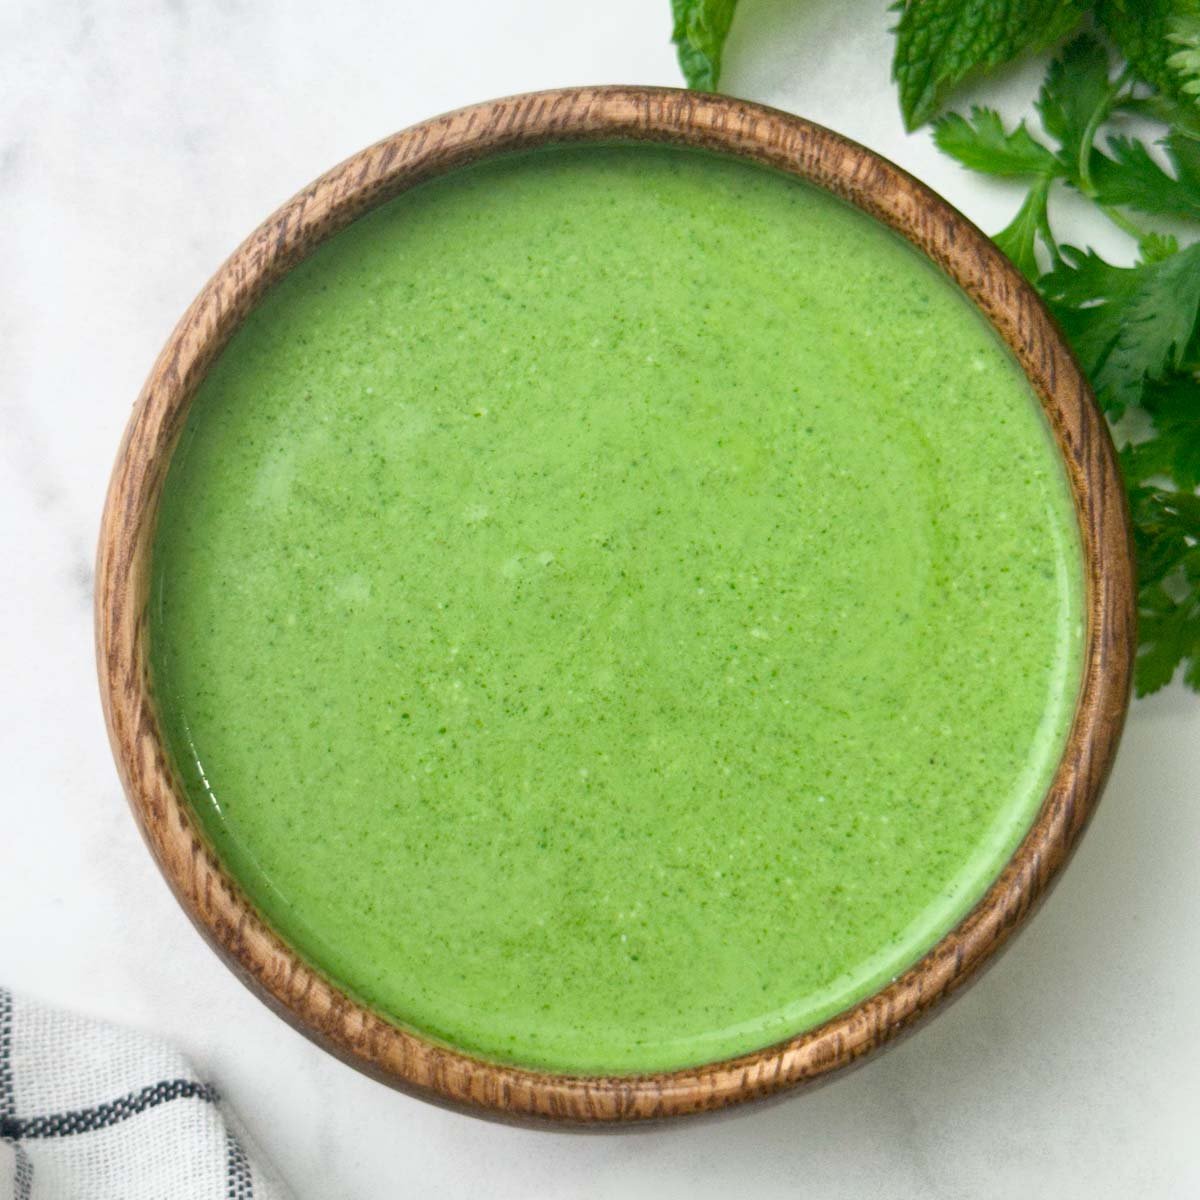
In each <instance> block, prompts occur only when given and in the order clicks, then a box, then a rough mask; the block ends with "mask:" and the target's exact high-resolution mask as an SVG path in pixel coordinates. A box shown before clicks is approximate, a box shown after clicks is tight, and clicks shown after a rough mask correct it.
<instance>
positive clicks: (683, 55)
mask: <svg viewBox="0 0 1200 1200" xmlns="http://www.w3.org/2000/svg"><path fill="white" fill-rule="evenodd" d="M736 7H737V0H671V15H672V17H673V18H674V28H673V29H672V31H671V41H672V42H674V43H675V47H676V53H677V54H678V56H679V66H680V68H681V69H682V71H683V77H684V79H685V80H686V81H687V85H688V87H690V88H695V89H698V90H699V91H704V92H713V91H716V89H717V85H718V84H719V83H720V82H721V54H722V52H723V51H724V49H725V39H726V38H727V37H728V36H729V26H730V25H731V24H732V23H733V11H734V9H735V8H736Z"/></svg>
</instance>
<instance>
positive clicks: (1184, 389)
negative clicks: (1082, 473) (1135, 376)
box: [1121, 374, 1200, 491]
mask: <svg viewBox="0 0 1200 1200" xmlns="http://www.w3.org/2000/svg"><path fill="white" fill-rule="evenodd" d="M1142 404H1143V406H1144V407H1145V409H1146V411H1147V412H1148V413H1150V416H1151V419H1152V420H1153V422H1154V431H1153V435H1152V436H1151V437H1149V438H1147V439H1145V440H1144V441H1140V442H1135V443H1132V444H1131V445H1128V446H1126V447H1125V448H1124V449H1123V450H1122V451H1121V466H1122V469H1123V470H1124V472H1125V476H1126V478H1127V479H1130V480H1133V481H1135V482H1137V483H1146V482H1148V481H1150V480H1153V479H1156V478H1169V479H1172V480H1173V481H1174V483H1175V486H1176V487H1178V488H1181V489H1183V490H1185V491H1194V490H1195V489H1196V488H1197V487H1198V486H1200V380H1197V379H1196V377H1195V376H1194V375H1190V374H1179V375H1173V376H1170V377H1169V378H1168V379H1166V380H1165V381H1164V382H1161V383H1153V384H1150V385H1149V386H1148V387H1147V388H1146V391H1145V394H1144V396H1143V398H1142Z"/></svg>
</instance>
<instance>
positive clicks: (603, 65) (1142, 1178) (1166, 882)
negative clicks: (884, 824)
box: [0, 0, 1200, 1200]
mask: <svg viewBox="0 0 1200 1200" xmlns="http://www.w3.org/2000/svg"><path fill="white" fill-rule="evenodd" d="M884 8H885V6H884V5H883V4H882V3H881V2H876V0H856V2H855V3H850V2H848V0H807V2H806V3H796V2H795V0H743V5H742V11H741V13H740V15H739V18H738V23H737V25H736V27H735V30H734V34H733V37H732V40H731V45H730V51H729V67H728V73H727V84H728V86H729V87H730V89H731V90H733V91H736V92H738V93H739V94H741V95H744V96H748V97H752V98H755V99H760V100H764V101H767V102H770V103H774V104H777V105H780V106H782V107H785V108H789V109H793V110H795V111H798V112H803V113H805V114H807V115H809V116H812V117H815V118H817V119H818V120H822V121H824V122H826V123H827V124H829V125H832V126H834V127H835V128H837V129H839V130H841V131H843V132H845V133H848V134H850V135H851V136H854V137H857V138H859V139H860V140H862V141H865V142H866V143H867V144H869V145H871V146H873V147H875V148H876V149H879V150H881V151H883V152H884V153H885V154H887V155H889V156H891V157H892V158H894V159H896V160H898V161H899V162H901V163H902V164H904V165H905V166H906V167H908V168H909V169H911V170H913V171H914V172H916V173H917V174H918V175H920V176H922V177H924V178H925V179H927V180H928V181H929V182H931V183H932V184H933V185H934V186H935V187H937V188H939V189H940V190H942V191H943V192H944V193H945V194H946V195H948V196H949V197H950V198H951V199H952V200H953V201H954V202H956V203H957V204H959V205H960V206H961V207H962V208H963V209H965V211H966V212H967V213H968V214H970V215H971V216H973V217H974V218H975V219H976V220H977V221H979V222H980V223H981V224H983V225H984V226H985V227H987V228H992V229H994V228H996V227H997V226H998V225H999V224H1000V223H1002V222H1003V221H1004V220H1006V219H1007V216H1008V213H1009V212H1010V211H1011V209H1012V207H1013V206H1014V204H1015V199H1016V197H1015V195H1014V194H1012V193H1009V192H1006V191H1005V190H1004V189H1003V188H1001V187H998V186H996V185H993V184H981V183H979V182H978V181H976V180H973V179H970V178H968V177H967V176H966V175H965V174H964V173H962V172H960V171H958V170H957V169H956V168H954V167H953V166H952V165H951V164H948V163H947V162H946V161H945V160H944V159H942V158H941V157H940V156H939V155H938V154H937V152H936V151H935V150H934V149H933V148H932V146H931V145H930V143H929V141H928V137H927V136H926V135H918V136H915V137H906V136H905V135H904V134H903V131H902V129H901V126H900V123H899V119H898V117H897V115H896V106H895V101H894V97H893V94H892V89H891V87H890V85H889V82H888V79H887V68H886V61H887V55H888V50H889V38H888V34H887V26H888V23H889V18H888V16H887V14H886V12H885V11H884ZM666 9H667V0H607V2H606V3H604V4H592V3H589V4H583V3H576V4H567V3H563V0H510V2H509V3H505V4H498V3H494V2H491V3H486V2H483V0H440V2H439V3H413V2H412V0H340V2H339V3H336V4H328V3H325V4H317V3H309V2H305V3H300V2H299V0H290V2H288V3H284V2H283V0H255V2H253V3H252V2H251V0H210V2H208V3H200V2H199V0H164V2H160V3H150V2H149V0H141V2H136V0H123V2H122V0H110V2H108V3H100V2H97V0H73V2H71V3H67V2H66V0H64V2H63V3H61V4H55V5H47V4H45V3H41V2H39V0H3V2H2V3H0V453H2V458H0V462H2V464H3V466H2V469H0V537H2V547H3V562H4V563H5V570H4V572H3V579H2V581H0V628H2V629H3V630H4V635H3V637H2V638H0V681H2V683H3V700H2V704H3V709H2V712H3V721H2V722H0V755H2V761H3V764H4V783H3V789H2V791H0V979H2V980H3V981H4V982H6V983H8V984H10V985H12V986H15V987H18V988H21V989H24V990H27V991H29V992H32V993H35V994H36V995H38V996H40V997H41V998H43V999H45V1000H48V1001H53V1002H57V1003H60V1004H64V1005H72V1006H75V1007H78V1008H80V1009H82V1010H86V1011H88V1012H91V1013H93V1014H96V1015H101V1016H106V1017H109V1018H114V1019H119V1020H121V1021H125V1022H129V1023H133V1024H136V1025H140V1026H144V1027H146V1028H148V1029H153V1030H157V1031H160V1032H161V1033H162V1034H164V1035H167V1036H169V1037H170V1038H172V1039H174V1040H175V1041H176V1042H178V1043H179V1044H180V1045H181V1046H182V1047H183V1048H184V1049H185V1050H186V1051H187V1052H188V1053H189V1054H190V1055H192V1056H193V1057H194V1059H195V1060H196V1061H197V1063H198V1064H199V1066H200V1067H201V1069H202V1070H203V1071H204V1072H206V1073H207V1074H209V1075H210V1076H211V1077H212V1078H213V1079H214V1080H215V1081H216V1082H217V1083H218V1084H219V1086H220V1087H221V1088H222V1089H223V1090H224V1091H226V1092H227V1094H228V1095H229V1096H230V1097H231V1098H232V1100H233V1102H234V1103H235V1105H236V1106H237V1107H238V1108H239V1109H240V1111H241V1112H242V1114H243V1115H244V1117H245V1119H246V1121H247V1123H248V1124H249V1125H250V1127H251V1128H252V1130H253V1132H254V1133H255V1135H256V1136H257V1138H258V1139H259V1141H260V1142H261V1143H262V1144H263V1146H264V1147H265V1148H266V1149H267V1150H268V1152H269V1153H270V1155H271V1156H272V1157H273V1159H274V1160H275V1162H276V1164H277V1166H278V1167H279V1169H280V1170H281V1172H282V1173H283V1175H284V1176H285V1177H286V1178H287V1179H288V1180H289V1181H290V1182H291V1184H292V1186H293V1187H294V1189H295V1191H296V1194H297V1195H298V1196H299V1197H302V1198H305V1197H313V1198H315V1197H342V1196H345V1197H357V1198H364V1200H365V1198H370V1197H389V1196H408V1195H412V1196H431V1197H432V1196H467V1195H470V1196H482V1197H522V1198H525V1197H531V1196H555V1197H565V1198H569V1197H616V1196H621V1197H640V1196H647V1197H649V1196H654V1197H664V1198H668V1200H669V1198H671V1197H685V1196H686V1197H689V1198H690V1197H703V1196H714V1197H715V1196H719V1195H720V1196H725V1195H735V1196H750V1195H756V1196H784V1195H796V1194H801V1195H812V1196H820V1197H824V1198H837V1197H847V1198H849V1197H853V1198H856V1200H861V1198H863V1197H875V1196H881V1197H884V1196H886V1197H888V1198H890V1200H894V1198H902V1197H922V1198H924V1200H936V1198H939V1197H946V1198H957V1197H1015V1196H1025V1195H1033V1194H1036V1195H1044V1196H1052V1197H1056V1198H1070V1197H1081V1198H1082V1197H1087V1198H1088V1200H1101V1198H1107V1197H1112V1198H1114V1200H1115V1198H1120V1200H1127V1198H1129V1197H1139V1198H1144V1197H1187V1196H1195V1195H1200V1146H1198V1144H1197V1142H1198V1139H1197V1129H1198V1128H1200V1106H1198V1091H1197V1075H1198V1068H1200V1022H1198V1019H1197V1011H1196V997H1197V995H1200V937H1198V936H1197V930H1198V929H1200V888H1198V887H1197V872H1196V866H1195V864H1196V859H1197V851H1198V850H1200V788H1198V787H1197V782H1196V781H1197V779H1200V739H1198V737H1197V734H1198V733H1200V700H1196V699H1195V698H1192V697H1190V696H1188V695H1186V694H1185V693H1184V692H1183V691H1182V690H1181V689H1178V688H1175V689H1172V690H1170V691H1168V692H1166V693H1164V694H1162V695H1161V696H1159V697H1157V698H1155V699H1153V700H1150V701H1145V702H1142V703H1139V704H1138V705H1137V706H1136V708H1135V709H1134V711H1133V715H1132V719H1131V722H1130V726H1129V730H1128V733H1127V736H1126V739H1125V743H1124V746H1123V749H1122V752H1121V756H1120V760H1119V764H1118V767H1117V771H1116V775H1115V778H1114V779H1113V782H1112V784H1111V786H1110V788H1109V792H1108V796H1107V798H1106V800H1105V803H1104V805H1103V807H1102V809H1101V812H1100V814H1099V816H1098V818H1097V820H1096V822H1095V824H1094V826H1093V828H1092V830H1091V831H1090V832H1089V834H1088V837H1087V838H1086V839H1085V842H1084V845H1083V847H1082V849H1081V850H1080V852H1079V854H1078V856H1077V858H1076V860H1075V862H1074V863H1073V864H1072V866H1071V869H1070V870H1069V871H1068V872H1067V874H1066V876H1065V878H1064V879H1063V882H1062V884H1061V886H1060V887H1059V889H1058V890H1057V892H1056V894H1055V895H1054V896H1053V898H1052V899H1051V901H1050V903H1049V904H1048V905H1047V907H1046V908H1045V909H1044V910H1043V912H1042V913H1041V915H1040V916H1039V917H1038V918H1037V919H1036V920H1035V921H1034V922H1033V924H1032V926H1031V927H1030V928H1029V929H1028V930H1026V932H1025V933H1024V934H1023V935H1022V937H1021V938H1020V939H1019V940H1018V942H1017V944H1016V945H1015V946H1014V947H1013V949H1012V950H1011V951H1010V952H1009V953H1008V954H1007V955H1006V956H1005V957H1004V959H1003V960H1002V961H1001V962H1000V963H999V964H997V965H996V967H995V969H994V970H992V971H991V972H990V973H989V974H988V975H987V976H986V978H985V979H984V980H983V981H982V982H981V983H980V984H979V985H978V986H977V987H976V988H975V989H974V990H973V991H971V992H970V993H969V994H968V995H967V996H966V997H965V998H963V999H962V1000H961V1001H960V1002H959V1003H958V1004H956V1005H955V1006H954V1007H953V1008H951V1009H950V1010H948V1011H946V1012H945V1013H943V1014H942V1015H941V1016H939V1017H938V1018H937V1019H936V1020H935V1021H934V1022H933V1023H932V1024H931V1025H929V1026H928V1027H927V1028H926V1029H925V1030H924V1031H923V1032H921V1033H920V1034H919V1035H918V1036H916V1037H914V1038H912V1039H910V1040H908V1041H907V1042H906V1043H904V1044H903V1045H902V1046H900V1047H899V1048H897V1049H895V1050H894V1051H892V1052H890V1053H888V1054H886V1055H884V1056H882V1057H880V1058H879V1059H877V1060H876V1061H874V1062H872V1063H870V1064H869V1065H868V1066H866V1067H865V1068H864V1069H862V1070H860V1071H858V1072H856V1073H854V1074H853V1075H850V1076H848V1077H846V1078H843V1079H840V1080H838V1081H837V1082H835V1083H833V1084H832V1085H830V1086H828V1087H826V1088H824V1089H823V1090H821V1091H818V1092H814V1093H811V1094H807V1095H804V1094H802V1095H797V1096H794V1097H793V1098H791V1099H789V1100H787V1101H786V1102H784V1103H782V1104H778V1105H776V1106H774V1107H770V1108H766V1109H762V1110H757V1111H756V1110H753V1109H751V1110H744V1111H742V1112H740V1113H739V1114H737V1115H735V1116H733V1117H731V1118H728V1119H726V1120H724V1121H721V1122H716V1123H711V1122H710V1123H705V1124H691V1125H682V1126H679V1127H675V1128H668V1129H659V1130H655V1131H652V1132H646V1133H641V1134H638V1135H623V1136H610V1137H589V1136H580V1135H567V1134H548V1133H537V1132H524V1131H517V1130H512V1129H508V1128H502V1127H499V1126H494V1125H489V1124H485V1123H483V1122H481V1121H478V1120H474V1119H470V1118H467V1117H462V1116H458V1115H453V1114H449V1113H445V1112H442V1111H440V1110H438V1109H435V1108H432V1107H430V1106H428V1105H425V1104H422V1103H419V1102H417V1101H414V1100H410V1099H407V1098H406V1097H403V1096H400V1095H397V1094H394V1093H392V1092H390V1091H388V1090H387V1089H385V1088H383V1087H382V1086H380V1085H378V1084H376V1083H373V1082H371V1081H370V1080H368V1079H365V1078H363V1077H362V1076H360V1075H358V1074H356V1073H355V1072H354V1071H352V1070H351V1069H350V1068H348V1067H345V1066H343V1065H342V1064H340V1063H338V1062H335V1061H334V1060H333V1059H332V1058H330V1057H328V1056H326V1055H325V1054H323V1053H322V1052H321V1051H319V1050H317V1049H315V1048H314V1047H312V1046H311V1045H309V1044H308V1043H307V1042H306V1041H304V1040H303V1039H302V1038H301V1037H300V1036H299V1035H298V1034H296V1033H293V1032H292V1031H291V1030H290V1029H289V1028H288V1027H287V1026H285V1025H284V1024H283V1023H282V1022H281V1021H279V1020H277V1019H276V1018H275V1017H273V1016H271V1015H270V1014H269V1013H268V1012H267V1010H266V1009H265V1008H264V1007H263V1006H262V1005H261V1004H259V1002H258V1001H257V1000H255V999H253V998H252V997H251V996H250V994H249V993H248V992H246V991H244V990H243V988H242V987H241V985H240V984H238V983H237V982H236V981H235V980H234V978H233V977H232V975H230V974H229V972H228V971H226V969H225V968H224V967H223V966H221V964H220V963H219V962H218V961H217V959H216V958H215V957H214V956H213V955H212V954H211V953H210V951H209V950H208V949H207V948H206V947H205V946H204V945H203V944H202V943H201V941H200V939H199V937H198V936H197V935H196V934H195V933H194V932H193V931H192V929H191V927H190V926H189V925H188V924H187V922H186V920H185V919H184V917H183V916H182V914H181V912H180V911H179V909H178V908H177V907H176V905H175V903H174V901H173V900H172V899H171V898H170V896H169V894H168V892H167V889H166V887H165V886H164V885H163V883H162V881H161V880H160V878H159V877H158V875H157V873H156V871H155V869H154V867H153V866H152V865H151V862H150V859H149V857H148V855H147V854H146V852H145V850H144V849H143V847H142V845H141V843H140V841H139V840H138V837H137V834H136V833H135V830H134V827H133V823H132V821H131V820H130V818H129V816H128V814H127V812H126V809H125V805H124V802H123V800H122V798H121V794H120V789H119V787H118V784H117V781H116V778H115V775H114V772H113V769H112V764H111V761H110V758H109V753H108V747H107V744H106V742H105V738H104V734H103V730H102V727H101V719H100V712H99V706H98V703H97V699H96V687H95V683H94V677H93V667H92V650H91V617H90V608H89V605H90V589H91V558H92V548H93V541H94V538H95V534H96V527H97V521H98V517H99V511H100V504H101V498H102V495H103V490H104V486H105V481H106V477H107V473H108V470H109V466H110V463H111V461H112V457H113V454H114V451H115V449H116V446H117V442H118V439H119V437H120V434H121V429H122V426H123V424H124V421H125V419H126V416H127V414H128V410H129V406H130V404H131V402H132V400H133V398H134V396H135V394H136V393H137V390H138V387H139V385H140V383H141V381H142V378H143V376H144V375H145V373H146V371H147V369H148V367H149V365H150V363H151V361H152V359H153V357H154V355H155V353H156V351H157V349H158V347H159V345H160V344H161V342H162V341H163V339H164V338H165V337H166V335H167V333H168V332H169V330H170V328H171V326H172V324H173V323H174V321H175V319H176V317H177V316H178V315H179V313H180V312H181V311H182V309H183V308H184V306H185V305H186V304H187V302H188V301H189V300H190V299H191V297H192V295H193V294H194V293H195V292H196V290H197V289H198V288H199V286H200V285H201V283H202V282H203V281H204V279H205V278H206V276H207V275H208V274H209V273H210V272H211V271H212V270H213V269H214V268H215V267H216V266H217V264H218V263H219V262H220V261H221V259H222V258H223V257H224V255H225V254H226V253H227V252H228V251H229V250H230V249H231V248H232V247H233V246H234V245H235V243H236V242H237V241H238V240H240V238H241V237H242V236H243V235H244V234H245V233H246V232H248V231H249V229H250V228H251V227H252V226H253V225H254V224H256V223H257V222H258V221H259V219H260V218H262V217H263V216H264V215H266V213H268V212H269V211H270V210H271V209H273V208H274V207H275V206H276V205H277V204H278V203H280V202H281V201H282V200H284V199H285V198H286V197H287V196H289V195H290V194H291V193H292V192H294V191H295V190H296V189H297V188H299V187H300V186H301V185H303V184H304V183H306V182H307V181H308V180H309V179H311V178H312V177H313V176H315V175H317V174H318V173H319V172H320V171H322V170H324V169H325V168H326V167H328V166H329V165H331V164H332V163H334V162H336V161H338V160H339V159H341V158H342V157H344V156H345V155H347V154H349V153H351V152H352V151H354V150H356V149H357V148H359V147H360V146H363V145H365V144H366V143H368V142H370V141H373V140H374V139H376V138H378V137H380V136H381V135H383V134H386V133H388V132H390V131H391V130H393V129H396V128H399V127H400V126H403V125H405V124H408V123H409V122H412V121H414V120H417V119H419V118H422V117H424V116H427V115H430V114H432V113H435V112H439V111H442V110H444V109H447V108H451V107H454V106H456V105H458V104H461V103H466V102H469V101H473V100H478V99H483V98H486V97H490V96H493V95H499V94H503V93H507V92H514V91H521V90H525V89H531V88H540V87H548V86H554V85H559V84H569V83H584V82H617V81H640V82H650V83H674V82H675V81H676V73H675V68H674V63H673V59H672V54H671V51H670V49H669V47H668V46H667V44H666V40H665V39H666V31H667V24H668V22H667V14H666ZM1035 81H1036V73H1035V72H1034V71H1033V70H1018V71H1016V72H1013V73H1012V74H1011V75H1010V76H1009V77H1008V78H1007V79H1006V80H1005V81H1004V82H1003V83H1002V84H999V85H996V86H994V87H993V88H992V89H991V92H992V94H993V95H994V96H995V97H996V98H997V99H998V100H999V101H1000V102H1001V103H1004V104H1006V105H1009V106H1016V108H1017V109H1019V108H1020V106H1022V105H1023V104H1025V103H1026V102H1027V100H1028V98H1029V97H1030V95H1031V93H1032V91H1033V88H1034V86H1035ZM1094 236H1095V238H1096V239H1098V242H1099V244H1102V245H1107V246H1115V245H1117V244H1118V243H1117V241H1116V239H1113V238H1111V237H1109V236H1108V235H1107V233H1106V231H1104V230H1101V229H1097V230H1095V231H1094Z"/></svg>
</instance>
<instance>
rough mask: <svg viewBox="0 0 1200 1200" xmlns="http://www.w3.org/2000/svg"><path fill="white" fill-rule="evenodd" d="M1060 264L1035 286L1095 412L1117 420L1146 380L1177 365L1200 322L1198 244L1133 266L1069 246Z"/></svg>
mask: <svg viewBox="0 0 1200 1200" xmlns="http://www.w3.org/2000/svg"><path fill="white" fill-rule="evenodd" d="M1062 257H1063V261H1062V263H1061V264H1060V265H1059V266H1058V267H1056V268H1055V270H1053V271H1051V272H1050V273H1049V274H1047V275H1045V276H1043V277H1042V279H1041V280H1040V282H1039V286H1040V287H1041V289H1042V292H1043V295H1044V296H1045V297H1046V300H1047V301H1048V303H1049V304H1050V307H1051V310H1052V311H1053V312H1054V314H1055V316H1056V317H1058V319H1059V322H1060V323H1061V324H1062V326H1063V329H1064V331H1065V332H1066V334H1067V336H1068V337H1069V338H1070V340H1071V343H1072V344H1073V345H1074V347H1075V352H1076V353H1077V354H1078V355H1079V359H1080V363H1081V365H1082V366H1083V369H1084V370H1085V371H1086V372H1087V373H1088V374H1089V375H1090V376H1091V378H1092V383H1093V385H1094V386H1095V388H1096V395H1097V398H1098V399H1099V400H1100V403H1101V405H1102V406H1103V407H1104V408H1105V409H1106V410H1107V411H1108V412H1109V413H1111V414H1112V415H1113V416H1114V418H1115V417H1118V416H1120V415H1121V413H1123V412H1124V411H1125V409H1126V408H1127V407H1129V406H1130V405H1133V404H1138V403H1139V402H1140V401H1141V399H1142V395H1143V391H1144V389H1145V386H1146V382H1147V380H1148V379H1149V380H1156V379H1162V378H1163V377H1164V376H1165V375H1166V374H1168V373H1169V372H1170V371H1171V370H1178V369H1179V368H1180V367H1182V365H1183V361H1184V356H1185V354H1186V352H1187V349H1188V346H1189V345H1190V344H1191V343H1192V341H1193V340H1194V339H1195V337H1196V331H1197V324H1198V322H1200V243H1197V244H1195V245H1192V246H1189V247H1188V248H1187V249H1186V250H1181V251H1179V252H1178V253H1176V254H1171V255H1169V256H1168V257H1166V258H1162V259H1158V260H1150V261H1143V262H1141V263H1139V264H1138V265H1137V266H1135V267H1114V266H1112V265H1111V264H1109V263H1106V262H1105V261H1104V260H1103V259H1102V258H1100V257H1099V255H1097V254H1094V253H1092V252H1090V251H1089V252H1088V253H1086V254H1085V253H1083V252H1081V251H1079V250H1076V249H1075V248H1074V247H1070V246H1067V247H1064V248H1063V251H1062Z"/></svg>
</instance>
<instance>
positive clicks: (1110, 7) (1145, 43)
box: [1096, 0, 1200, 98]
mask: <svg viewBox="0 0 1200 1200" xmlns="http://www.w3.org/2000/svg"><path fill="white" fill-rule="evenodd" d="M1096 16H1097V19H1098V20H1099V22H1100V24H1101V25H1102V26H1103V28H1104V29H1105V31H1106V32H1107V33H1108V35H1109V36H1110V37H1111V38H1112V39H1113V41H1114V42H1116V44H1117V47H1118V48H1119V49H1120V51H1121V53H1122V54H1123V55H1124V56H1125V57H1126V58H1127V59H1128V60H1129V63H1130V65H1131V66H1132V67H1133V69H1134V70H1135V71H1136V72H1137V73H1138V75H1139V76H1140V77H1141V78H1142V79H1144V80H1145V81H1146V82H1147V83H1148V84H1150V85H1151V86H1153V87H1155V88H1157V89H1158V90H1159V91H1160V92H1162V93H1164V94H1165V95H1168V96H1175V97H1177V98H1178V97H1181V96H1183V95H1184V94H1185V93H1184V91H1183V88H1184V86H1185V85H1186V84H1187V83H1188V82H1189V76H1188V74H1187V70H1186V67H1185V68H1184V70H1182V71H1181V70H1180V69H1178V68H1177V67H1176V66H1173V65H1172V63H1171V61H1170V60H1171V59H1172V57H1173V56H1175V55H1177V54H1180V53H1184V54H1186V53H1187V51H1188V47H1187V46H1186V45H1183V46H1181V45H1180V44H1179V43H1177V42H1173V41H1172V40H1171V38H1172V37H1173V36H1182V37H1184V38H1187V37H1188V36H1189V34H1190V32H1191V26H1190V25H1189V24H1188V23H1187V22H1188V20H1189V19H1190V18H1196V17H1200V0H1100V2H1099V3H1098V4H1097V5H1096Z"/></svg>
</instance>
